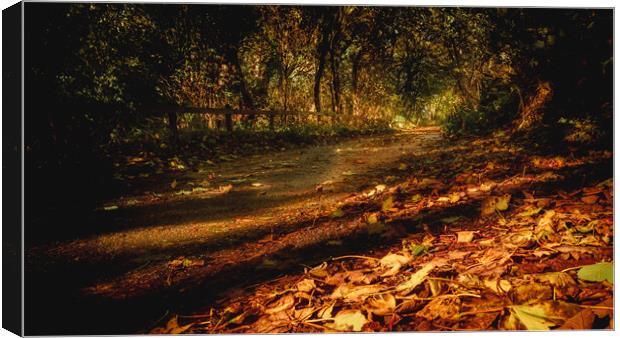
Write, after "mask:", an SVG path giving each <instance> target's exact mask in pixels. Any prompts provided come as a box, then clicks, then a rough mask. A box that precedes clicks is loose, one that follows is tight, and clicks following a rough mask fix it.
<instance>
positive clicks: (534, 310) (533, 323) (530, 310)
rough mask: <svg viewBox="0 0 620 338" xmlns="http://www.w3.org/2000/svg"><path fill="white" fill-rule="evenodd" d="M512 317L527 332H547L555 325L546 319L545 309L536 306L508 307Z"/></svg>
mask: <svg viewBox="0 0 620 338" xmlns="http://www.w3.org/2000/svg"><path fill="white" fill-rule="evenodd" d="M510 309H511V311H512V313H513V314H514V316H515V317H516V318H517V319H518V320H519V322H521V324H523V326H525V328H526V329H527V330H532V331H543V330H549V328H551V327H552V326H555V325H556V323H554V322H552V321H551V320H550V319H549V318H548V317H549V315H548V314H547V311H546V309H545V308H543V307H541V306H536V305H513V306H511V307H510Z"/></svg>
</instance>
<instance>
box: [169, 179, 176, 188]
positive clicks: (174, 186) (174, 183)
mask: <svg viewBox="0 0 620 338" xmlns="http://www.w3.org/2000/svg"><path fill="white" fill-rule="evenodd" d="M176 187H177V180H174V181H172V183H170V188H172V189H174V188H176Z"/></svg>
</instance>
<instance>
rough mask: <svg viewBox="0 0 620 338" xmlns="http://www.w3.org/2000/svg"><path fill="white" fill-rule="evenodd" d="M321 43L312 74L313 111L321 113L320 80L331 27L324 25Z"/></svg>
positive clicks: (323, 69)
mask: <svg viewBox="0 0 620 338" xmlns="http://www.w3.org/2000/svg"><path fill="white" fill-rule="evenodd" d="M321 31H322V33H321V42H320V43H319V45H318V46H317V54H318V56H319V64H318V67H317V69H316V73H315V74H314V110H315V111H316V112H317V113H320V112H321V78H322V77H323V72H324V71H325V61H326V59H327V51H328V50H329V34H330V31H331V25H329V24H325V26H324V27H323V29H322V30H321Z"/></svg>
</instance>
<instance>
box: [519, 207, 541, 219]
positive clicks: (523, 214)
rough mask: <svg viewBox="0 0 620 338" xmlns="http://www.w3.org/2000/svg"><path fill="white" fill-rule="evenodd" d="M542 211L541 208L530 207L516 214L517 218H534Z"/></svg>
mask: <svg viewBox="0 0 620 338" xmlns="http://www.w3.org/2000/svg"><path fill="white" fill-rule="evenodd" d="M541 210H542V208H541V207H534V206H528V207H527V208H526V209H525V210H524V211H522V212H520V213H518V214H516V215H515V216H516V217H529V216H534V215H536V214H537V213H539V212H540V211H541Z"/></svg>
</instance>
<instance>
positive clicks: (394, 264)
mask: <svg viewBox="0 0 620 338" xmlns="http://www.w3.org/2000/svg"><path fill="white" fill-rule="evenodd" d="M410 260H411V257H407V256H403V255H398V254H387V255H386V256H385V257H383V258H381V260H380V261H379V264H381V267H383V268H386V269H388V270H387V271H386V272H384V273H383V274H382V275H381V276H382V277H387V276H394V275H395V274H397V273H398V271H399V270H400V268H401V267H402V266H403V265H405V264H407V263H409V261H410Z"/></svg>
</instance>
